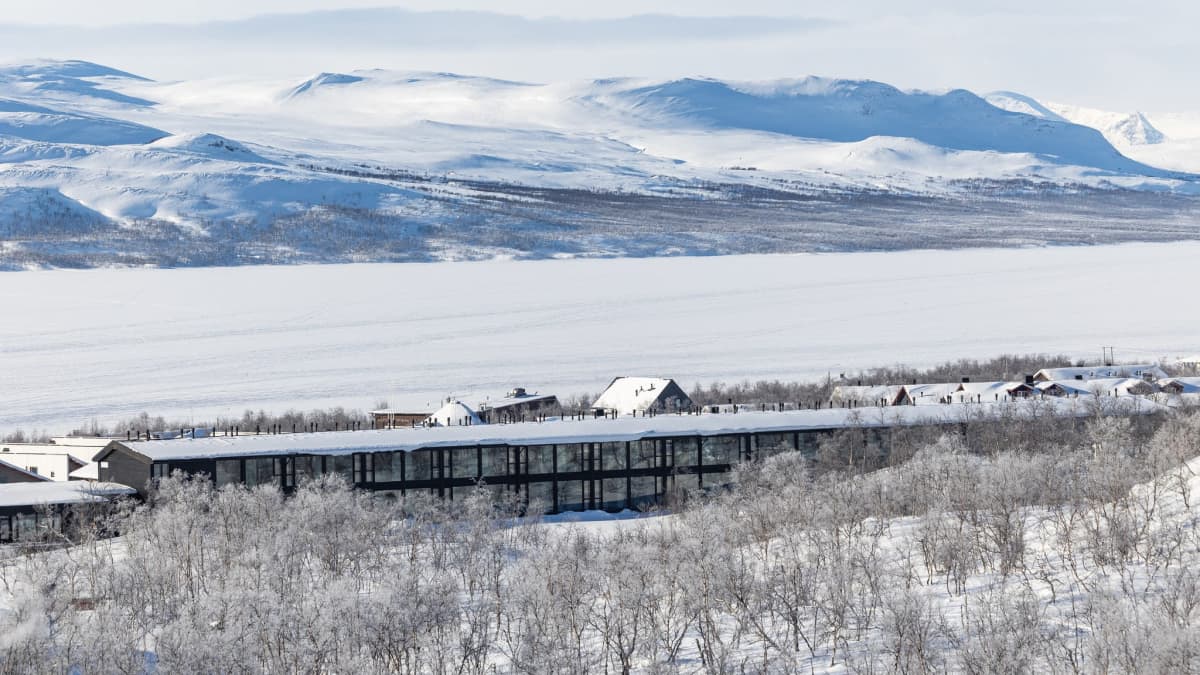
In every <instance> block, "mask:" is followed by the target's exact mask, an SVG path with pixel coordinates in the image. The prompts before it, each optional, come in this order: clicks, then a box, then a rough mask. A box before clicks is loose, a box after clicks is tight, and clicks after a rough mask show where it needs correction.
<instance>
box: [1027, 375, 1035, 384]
mask: <svg viewBox="0 0 1200 675" xmlns="http://www.w3.org/2000/svg"><path fill="white" fill-rule="evenodd" d="M1025 384H1033V376H1032V375H1026V376H1025Z"/></svg>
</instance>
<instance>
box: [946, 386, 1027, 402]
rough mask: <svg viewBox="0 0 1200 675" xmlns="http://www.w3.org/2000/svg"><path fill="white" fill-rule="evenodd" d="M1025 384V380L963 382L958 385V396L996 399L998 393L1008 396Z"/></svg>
mask: <svg viewBox="0 0 1200 675" xmlns="http://www.w3.org/2000/svg"><path fill="white" fill-rule="evenodd" d="M1023 386H1025V383H1024V382H963V383H962V384H960V385H958V392H957V393H958V394H960V396H959V397H958V398H964V397H965V398H967V399H973V398H975V397H976V396H979V397H982V398H983V399H984V400H987V399H989V398H990V399H992V400H995V398H996V395H997V394H999V395H1000V396H1002V397H1003V396H1006V395H1008V394H1009V393H1010V392H1012V391H1013V390H1014V389H1018V388H1020V387H1023Z"/></svg>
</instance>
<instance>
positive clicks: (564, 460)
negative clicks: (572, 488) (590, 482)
mask: <svg viewBox="0 0 1200 675" xmlns="http://www.w3.org/2000/svg"><path fill="white" fill-rule="evenodd" d="M583 469H584V467H583V444H582V443H568V444H567V445H560V446H558V472H559V473H573V472H576V471H583ZM560 508H561V507H560ZM563 510H564V511H565V510H567V509H563Z"/></svg>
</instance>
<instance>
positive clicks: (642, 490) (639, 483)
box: [629, 476, 661, 508]
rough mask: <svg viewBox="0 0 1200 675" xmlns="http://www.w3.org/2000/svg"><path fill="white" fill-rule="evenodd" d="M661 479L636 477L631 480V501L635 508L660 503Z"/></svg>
mask: <svg viewBox="0 0 1200 675" xmlns="http://www.w3.org/2000/svg"><path fill="white" fill-rule="evenodd" d="M658 482H659V479H658V478H657V477H655V476H634V477H633V478H630V479H629V485H630V492H629V500H630V502H632V506H633V508H638V507H639V506H645V505H648V504H652V503H654V502H656V501H658V498H659V497H660V496H661V495H659V494H658V491H657V484H658Z"/></svg>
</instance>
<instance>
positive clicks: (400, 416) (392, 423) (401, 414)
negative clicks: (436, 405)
mask: <svg viewBox="0 0 1200 675" xmlns="http://www.w3.org/2000/svg"><path fill="white" fill-rule="evenodd" d="M429 416H430V413H429V411H424V412H414V411H412V410H400V409H393V408H387V409H384V410H372V411H371V418H372V419H374V420H375V428H376V429H398V428H401V427H413V426H416V425H418V424H424V423H425V420H427V419H429Z"/></svg>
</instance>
